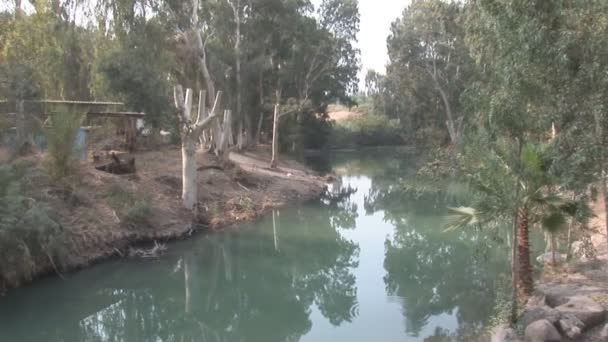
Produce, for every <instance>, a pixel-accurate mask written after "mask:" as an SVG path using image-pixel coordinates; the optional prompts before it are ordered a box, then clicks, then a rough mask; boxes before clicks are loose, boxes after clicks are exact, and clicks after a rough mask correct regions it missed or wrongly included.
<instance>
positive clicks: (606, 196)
mask: <svg viewBox="0 0 608 342" xmlns="http://www.w3.org/2000/svg"><path fill="white" fill-rule="evenodd" d="M602 149H603V147H602ZM602 154H603V152H602ZM605 173H606V171H605V170H604V167H603V165H602V179H601V181H602V184H601V186H602V199H603V200H604V222H605V223H604V224H605V229H606V239H608V187H607V186H606V177H605Z"/></svg>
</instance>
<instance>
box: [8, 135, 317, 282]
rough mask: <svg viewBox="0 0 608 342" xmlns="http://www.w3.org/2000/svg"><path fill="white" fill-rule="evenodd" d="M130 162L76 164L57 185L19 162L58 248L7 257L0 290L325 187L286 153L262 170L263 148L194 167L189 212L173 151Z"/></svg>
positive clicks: (252, 214) (32, 160) (244, 216)
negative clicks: (108, 168)
mask: <svg viewBox="0 0 608 342" xmlns="http://www.w3.org/2000/svg"><path fill="white" fill-rule="evenodd" d="M135 159H136V167H137V172H136V174H133V175H122V176H119V175H113V174H109V173H106V172H103V171H98V170H96V169H95V168H94V167H93V166H94V165H92V164H90V163H83V164H82V165H81V166H80V169H79V171H78V173H77V174H76V176H74V177H72V178H71V179H67V180H65V182H64V183H62V184H59V185H58V184H55V183H54V182H52V181H51V180H50V179H48V177H46V176H45V175H44V172H41V171H40V168H41V167H42V160H41V158H40V157H39V156H33V157H29V158H27V159H24V160H21V161H20V164H21V165H23V166H22V168H23V170H25V171H24V172H26V173H27V174H28V176H27V177H26V182H27V196H29V198H31V200H32V201H36V202H37V203H42V204H44V206H46V207H48V209H49V212H51V213H52V215H53V219H54V220H55V221H56V222H58V223H59V225H60V226H61V227H60V235H59V236H56V237H53V239H54V241H56V242H57V243H60V244H61V251H62V252H61V253H60V254H55V253H53V252H52V251H50V250H49V251H48V252H46V253H40V254H37V255H35V254H33V253H29V255H28V259H27V260H26V259H25V258H21V259H23V260H19V258H17V257H14V256H13V257H12V258H11V256H6V258H5V260H6V262H7V263H8V262H10V261H11V260H14V259H18V262H15V263H12V264H10V265H8V267H5V268H3V267H0V271H1V272H0V291H2V290H7V289H9V288H13V287H18V286H21V285H24V284H27V283H29V282H31V281H32V280H34V279H37V278H39V277H40V276H43V275H49V274H58V275H60V276H61V274H63V273H64V272H68V271H71V270H74V269H78V268H82V267H85V266H88V265H90V264H91V263H95V262H98V261H100V260H103V259H106V258H109V257H112V256H127V255H128V254H129V253H130V248H131V247H132V246H135V245H140V244H146V243H153V242H160V243H162V242H166V241H168V240H173V239H177V238H181V237H184V236H187V235H191V234H192V233H194V232H196V231H199V230H205V229H217V228H223V227H228V226H231V225H233V224H235V223H238V222H242V221H247V220H253V219H256V218H257V217H259V216H260V215H261V214H263V213H265V212H266V211H268V210H270V209H272V208H278V207H282V206H285V205H287V204H292V203H297V202H301V201H306V200H310V199H314V198H316V197H318V196H319V195H320V194H321V193H322V191H323V188H324V186H325V179H324V178H323V177H320V176H318V175H317V174H316V173H315V172H313V171H312V170H310V169H308V168H307V167H305V166H304V165H302V164H300V163H297V162H295V161H293V160H288V159H286V158H285V159H283V160H282V161H281V162H280V164H279V167H278V169H276V170H272V169H268V168H267V165H268V163H269V159H270V158H269V153H268V148H264V147H262V148H258V149H257V150H255V151H250V152H245V153H242V154H238V153H232V154H231V155H230V163H228V164H225V165H222V166H221V167H218V168H201V169H200V170H199V174H198V185H199V206H198V208H197V210H196V212H195V213H194V214H193V213H191V212H189V211H187V210H185V209H183V207H182V204H181V199H180V194H181V153H180V151H179V149H175V148H166V149H163V150H161V151H154V152H141V153H137V154H136V155H135ZM197 159H198V163H199V165H201V166H209V165H216V166H217V165H218V162H217V160H216V159H215V158H214V157H213V156H212V155H209V154H206V153H199V154H198V155H197ZM41 244H42V242H41ZM30 248H31V247H30Z"/></svg>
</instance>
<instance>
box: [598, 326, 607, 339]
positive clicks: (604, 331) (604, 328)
mask: <svg viewBox="0 0 608 342" xmlns="http://www.w3.org/2000/svg"><path fill="white" fill-rule="evenodd" d="M600 338H601V340H600V341H602V342H608V323H606V325H604V327H603V328H602V331H601V332H600Z"/></svg>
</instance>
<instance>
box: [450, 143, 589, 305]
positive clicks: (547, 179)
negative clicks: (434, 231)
mask: <svg viewBox="0 0 608 342" xmlns="http://www.w3.org/2000/svg"><path fill="white" fill-rule="evenodd" d="M547 152H548V149H547V146H542V145H531V144H528V145H525V146H524V147H523V149H522V151H521V154H520V157H519V165H520V168H519V172H514V171H513V170H512V169H511V168H510V167H508V165H507V164H506V163H505V162H504V158H502V157H501V154H500V153H499V152H497V151H494V150H490V152H489V156H486V158H487V157H489V159H488V160H485V161H484V162H481V163H479V165H483V168H484V170H482V171H481V172H480V174H477V175H475V176H473V177H469V182H468V185H469V188H470V189H472V190H473V191H475V193H476V195H475V196H474V199H475V202H476V204H475V205H473V206H471V207H459V208H449V211H450V216H449V217H448V222H447V225H446V227H447V228H446V229H447V230H452V229H459V228H464V227H466V226H471V225H475V226H482V225H484V224H487V223H490V222H497V221H503V220H504V219H505V218H508V217H509V216H510V215H513V220H514V226H515V227H516V231H514V235H515V234H516V235H517V241H514V243H517V253H516V261H517V262H514V266H517V267H514V268H513V270H512V271H513V275H512V276H513V277H514V279H516V282H515V284H516V287H517V290H518V292H519V295H520V297H521V298H525V297H528V296H529V295H531V294H532V291H533V290H534V282H533V278H532V273H533V269H532V264H531V262H530V240H529V232H530V227H534V226H538V227H540V228H542V229H543V230H545V231H548V232H550V233H552V234H553V233H555V232H556V231H557V230H559V229H561V228H562V227H564V226H565V225H566V222H567V217H568V216H574V214H575V211H576V209H577V204H576V203H573V202H572V201H571V200H569V199H566V198H565V197H564V196H562V195H561V194H559V193H558V192H556V191H555V188H556V184H557V182H556V179H554V177H552V176H551V173H550V166H551V162H552V160H551V158H548V157H547ZM488 161H489V162H488ZM501 164H502V166H500V165H501ZM488 165H490V166H492V165H494V166H498V168H492V167H488ZM484 171H485V173H484ZM484 176H486V177H488V176H489V177H498V178H502V181H500V182H491V183H490V186H489V185H488V184H487V182H484V178H486V177H484ZM505 180H506V182H505ZM509 180H513V182H510V181H509ZM514 183H517V184H518V185H517V188H516V189H513V188H512V187H511V188H510V191H511V192H515V193H516V196H515V198H513V196H504V194H505V193H507V192H508V190H507V191H505V190H506V189H505V188H504V187H505V186H508V184H511V185H512V184H514ZM498 188H502V189H498ZM513 190H515V191H513ZM514 247H515V246H514ZM514 254H515V253H514Z"/></svg>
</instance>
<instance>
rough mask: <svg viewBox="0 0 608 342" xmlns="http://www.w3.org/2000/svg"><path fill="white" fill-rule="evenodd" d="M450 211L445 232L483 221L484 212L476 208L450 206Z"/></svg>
mask: <svg viewBox="0 0 608 342" xmlns="http://www.w3.org/2000/svg"><path fill="white" fill-rule="evenodd" d="M448 211H449V212H450V215H448V216H447V217H446V224H445V230H444V231H445V232H448V231H452V230H456V229H462V228H464V227H466V226H472V225H477V224H480V223H481V222H482V221H483V219H482V216H483V214H482V213H481V212H480V211H478V210H477V209H475V208H471V207H458V208H448Z"/></svg>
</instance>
